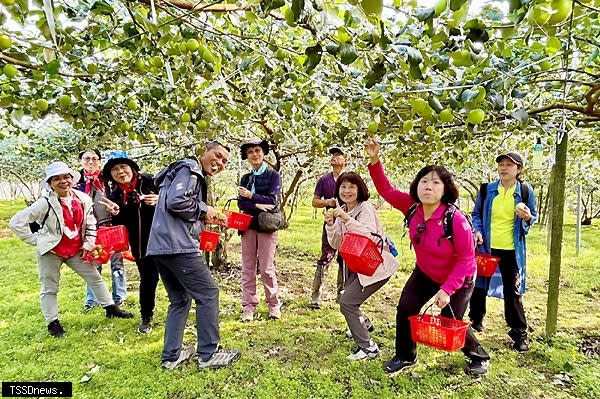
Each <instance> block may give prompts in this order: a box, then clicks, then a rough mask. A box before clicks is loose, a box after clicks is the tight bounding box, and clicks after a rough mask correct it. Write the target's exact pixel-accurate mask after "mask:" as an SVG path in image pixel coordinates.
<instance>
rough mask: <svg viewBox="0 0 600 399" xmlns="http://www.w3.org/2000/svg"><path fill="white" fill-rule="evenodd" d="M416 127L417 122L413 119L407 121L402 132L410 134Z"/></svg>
mask: <svg viewBox="0 0 600 399" xmlns="http://www.w3.org/2000/svg"><path fill="white" fill-rule="evenodd" d="M414 126H415V121H413V120H412V119H407V120H405V121H404V122H402V130H404V131H405V132H408V131H409V130H410V129H412V128H413V127H414Z"/></svg>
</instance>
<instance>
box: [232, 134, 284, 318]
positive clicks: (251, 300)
mask: <svg viewBox="0 0 600 399" xmlns="http://www.w3.org/2000/svg"><path fill="white" fill-rule="evenodd" d="M268 153H269V143H268V142H267V141H266V140H262V139H260V138H252V139H250V140H247V141H246V142H244V143H243V144H242V147H241V155H242V159H248V162H249V163H250V166H251V167H252V171H251V172H250V173H247V174H245V175H244V176H242V179H241V181H240V186H239V187H238V195H239V197H238V205H239V207H240V209H241V210H242V211H243V212H244V213H247V214H250V215H252V216H253V218H252V222H251V223H250V228H249V229H248V230H247V231H244V232H243V233H242V321H244V322H247V321H252V320H253V319H254V311H255V309H256V306H257V305H258V298H257V297H256V269H257V265H258V268H259V270H260V279H261V280H262V283H263V286H264V289H265V301H266V302H267V306H268V308H269V318H270V319H279V318H281V302H280V301H279V286H278V284H277V275H276V273H275V263H274V260H275V251H276V250H277V232H276V231H275V232H261V231H260V230H259V228H258V223H257V219H258V214H259V213H260V212H266V211H270V210H272V209H273V208H275V207H276V206H278V204H279V197H280V192H281V178H280V177H279V173H277V172H276V171H275V170H273V169H271V168H270V167H269V166H268V165H267V163H266V162H265V161H264V159H265V155H267V154H268Z"/></svg>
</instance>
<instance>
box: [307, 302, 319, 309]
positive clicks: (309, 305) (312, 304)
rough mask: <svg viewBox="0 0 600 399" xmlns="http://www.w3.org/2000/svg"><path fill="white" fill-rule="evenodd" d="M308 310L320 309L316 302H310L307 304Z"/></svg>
mask: <svg viewBox="0 0 600 399" xmlns="http://www.w3.org/2000/svg"><path fill="white" fill-rule="evenodd" d="M308 307H309V308H310V309H321V304H320V303H317V302H311V303H309V304H308Z"/></svg>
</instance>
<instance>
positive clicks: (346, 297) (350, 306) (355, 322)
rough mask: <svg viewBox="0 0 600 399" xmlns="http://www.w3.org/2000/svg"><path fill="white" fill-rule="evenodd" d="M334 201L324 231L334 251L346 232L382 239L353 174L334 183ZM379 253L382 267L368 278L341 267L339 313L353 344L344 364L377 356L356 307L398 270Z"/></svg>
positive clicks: (366, 192) (372, 210) (364, 192)
mask: <svg viewBox="0 0 600 399" xmlns="http://www.w3.org/2000/svg"><path fill="white" fill-rule="evenodd" d="M335 198H336V199H337V201H338V204H339V203H343V205H342V206H339V205H338V206H337V207H336V208H335V209H334V210H333V212H332V213H326V214H325V230H326V231H327V240H328V241H329V244H331V246H332V247H333V248H335V249H338V248H339V247H340V245H341V243H342V239H343V238H344V234H345V233H346V232H351V233H356V234H361V235H365V236H367V237H369V238H371V239H372V240H373V241H375V242H378V241H379V238H377V236H373V235H372V234H371V233H375V234H377V235H378V236H379V237H385V236H384V233H383V228H382V226H381V222H380V221H379V217H378V216H377V211H376V210H375V207H374V206H373V205H371V204H370V203H369V202H367V200H368V199H369V190H368V189H367V185H366V184H365V182H364V180H363V179H362V178H361V177H360V176H359V175H357V174H356V173H353V172H346V173H342V174H341V175H340V176H339V177H338V179H337V182H336V189H335ZM384 247H385V249H386V250H384V251H383V263H382V264H381V265H380V266H379V267H378V268H377V270H376V271H375V273H374V274H373V275H372V276H366V275H363V274H358V273H354V272H352V271H350V270H348V269H346V265H345V263H344V277H345V279H344V291H343V292H342V295H341V296H340V299H339V302H340V310H341V312H342V314H343V315H344V317H345V318H346V322H347V323H348V327H349V328H350V333H351V334H352V338H354V341H355V342H356V344H357V346H358V347H357V348H356V350H355V351H354V352H353V353H352V354H350V355H349V356H348V360H361V359H374V358H376V357H377V356H379V347H378V346H377V344H376V343H375V342H373V341H372V340H371V336H370V335H369V325H370V322H369V321H368V319H367V318H366V317H365V315H364V314H363V313H362V311H361V310H360V306H361V305H362V304H363V303H364V302H365V301H366V300H367V299H368V298H369V297H370V296H371V295H373V294H374V293H375V292H377V290H379V289H380V288H381V287H383V285H384V284H385V283H387V282H388V280H389V279H390V277H391V276H392V274H394V272H395V271H396V270H397V269H398V262H397V261H396V259H394V257H393V256H392V254H391V253H390V252H389V251H387V246H384Z"/></svg>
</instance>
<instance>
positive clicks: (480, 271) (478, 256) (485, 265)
mask: <svg viewBox="0 0 600 399" xmlns="http://www.w3.org/2000/svg"><path fill="white" fill-rule="evenodd" d="M475 262H476V263H477V275H478V276H481V277H492V276H493V275H494V273H495V272H496V269H497V268H498V264H499V263H500V258H499V257H497V256H492V255H489V254H484V253H480V252H476V253H475Z"/></svg>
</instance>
